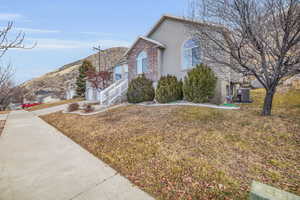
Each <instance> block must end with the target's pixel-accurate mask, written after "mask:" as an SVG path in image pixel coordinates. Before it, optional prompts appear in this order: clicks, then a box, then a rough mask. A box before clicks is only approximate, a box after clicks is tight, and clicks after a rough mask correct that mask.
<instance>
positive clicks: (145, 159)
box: [43, 90, 300, 200]
mask: <svg viewBox="0 0 300 200" xmlns="http://www.w3.org/2000/svg"><path fill="white" fill-rule="evenodd" d="M253 95H254V97H255V99H256V101H255V103H254V104H252V105H246V106H243V107H242V109H241V110H235V111H233V110H232V111H230V110H229V111H228V110H216V109H209V108H201V107H192V106H184V107H178V106H174V107H142V106H127V107H121V108H117V109H114V110H111V111H109V112H106V113H102V114H98V115H95V116H78V115H65V114H62V113H55V114H51V115H48V116H45V117H43V119H44V120H46V121H47V122H49V123H50V124H52V125H54V126H55V127H57V128H58V129H59V130H61V131H62V132H64V134H66V135H67V136H68V137H70V138H71V139H73V140H74V141H75V142H77V143H79V144H80V145H82V146H83V147H84V148H86V149H87V150H89V151H90V152H91V153H93V154H94V155H95V156H97V157H99V158H100V159H102V160H104V161H105V162H106V163H108V164H109V165H111V166H112V167H113V168H115V169H116V170H117V171H118V172H120V173H121V174H123V175H124V176H126V177H127V178H128V179H130V180H131V181H132V182H133V183H135V184H136V185H138V186H139V187H140V188H141V189H143V190H145V191H146V192H148V193H150V194H151V195H153V196H154V197H155V198H157V199H222V200H223V199H247V197H248V194H249V189H250V188H249V187H250V184H251V181H252V180H257V181H260V182H263V183H266V184H270V185H272V186H275V187H278V188H281V189H283V190H287V191H289V192H292V193H295V194H298V195H300V185H299V183H300V170H299V169H300V162H299V161H300V157H299V156H300V148H299V145H300V92H299V91H293V92H291V93H287V94H280V95H277V96H276V100H275V107H274V115H273V116H272V117H261V116H259V112H260V108H259V106H257V105H258V104H259V103H260V101H261V100H262V97H261V96H262V91H260V90H258V91H254V93H253Z"/></svg>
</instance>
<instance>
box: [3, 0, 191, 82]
mask: <svg viewBox="0 0 300 200" xmlns="http://www.w3.org/2000/svg"><path fill="white" fill-rule="evenodd" d="M187 7H188V0H127V1H125V0H109V1H107V0H26V1H25V0H22V1H20V0H1V4H0V27H4V26H5V25H6V24H7V22H8V21H13V22H14V29H13V32H12V35H11V36H13V35H14V34H15V33H17V32H18V31H23V32H24V33H25V34H26V37H25V41H24V44H26V45H27V46H31V45H32V44H34V43H37V45H36V47H35V48H34V49H26V50H10V51H8V52H7V53H6V54H5V56H4V57H3V58H2V59H1V61H0V64H2V65H6V64H11V65H12V66H13V67H14V69H15V81H16V82H17V83H22V82H24V81H27V80H30V79H32V78H34V77H38V76H40V75H42V74H44V73H47V72H50V71H53V70H55V69H57V68H59V67H60V66H62V65H64V64H68V63H70V62H73V61H76V60H79V59H82V58H84V57H86V56H88V55H90V54H92V53H95V52H93V50H92V47H93V46H98V45H101V46H102V47H103V48H110V47H116V46H127V47H129V46H130V45H131V44H132V43H133V42H134V40H135V39H136V38H137V37H138V36H140V35H144V34H146V33H147V32H148V31H149V30H150V28H151V27H152V26H153V25H154V24H155V23H156V22H157V21H158V20H159V18H160V17H161V16H162V15H163V14H172V15H177V16H183V15H184V14H185V12H186V10H187ZM11 38H13V37H11Z"/></svg>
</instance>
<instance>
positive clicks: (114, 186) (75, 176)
mask: <svg viewBox="0 0 300 200" xmlns="http://www.w3.org/2000/svg"><path fill="white" fill-rule="evenodd" d="M102 199H103V200H108V199H112V200H118V199H123V200H126V199H128V200H147V199H149V200H150V199H153V198H152V197H150V196H149V195H148V194H146V193H145V192H143V191H141V190H140V189H138V188H137V187H135V186H133V185H132V184H131V183H130V182H129V181H128V180H127V179H125V178H124V177H122V176H120V175H119V174H117V172H116V171H114V170H113V169H112V168H110V167H109V166H107V165H106V164H105V163H103V162H102V161H100V160H99V159H97V158H96V157H94V156H93V155H91V154H90V153H89V152H87V151H86V150H84V149H83V148H81V147H80V146H79V145H77V144H75V143H74V142H73V141H72V140H70V139H69V138H67V137H66V136H64V135H63V134H62V133H60V132H59V131H57V130H56V129H55V128H53V127H51V126H50V125H48V124H47V123H45V122H44V121H42V120H41V119H40V118H38V117H36V116H35V115H34V114H33V113H30V112H26V111H15V112H11V113H10V114H9V116H8V120H7V123H6V126H5V129H4V132H3V134H2V136H0V200H102Z"/></svg>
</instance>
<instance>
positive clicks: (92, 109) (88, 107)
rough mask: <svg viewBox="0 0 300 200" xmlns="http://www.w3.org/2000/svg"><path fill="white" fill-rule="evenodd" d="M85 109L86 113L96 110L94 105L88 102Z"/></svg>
mask: <svg viewBox="0 0 300 200" xmlns="http://www.w3.org/2000/svg"><path fill="white" fill-rule="evenodd" d="M83 110H84V112H85V113H91V112H94V111H95V108H94V107H93V106H92V105H90V104H88V105H85V106H84V109H83Z"/></svg>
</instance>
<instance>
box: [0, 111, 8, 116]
mask: <svg viewBox="0 0 300 200" xmlns="http://www.w3.org/2000/svg"><path fill="white" fill-rule="evenodd" d="M9 112H10V111H9V110H5V111H0V115H3V114H8V113H9Z"/></svg>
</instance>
